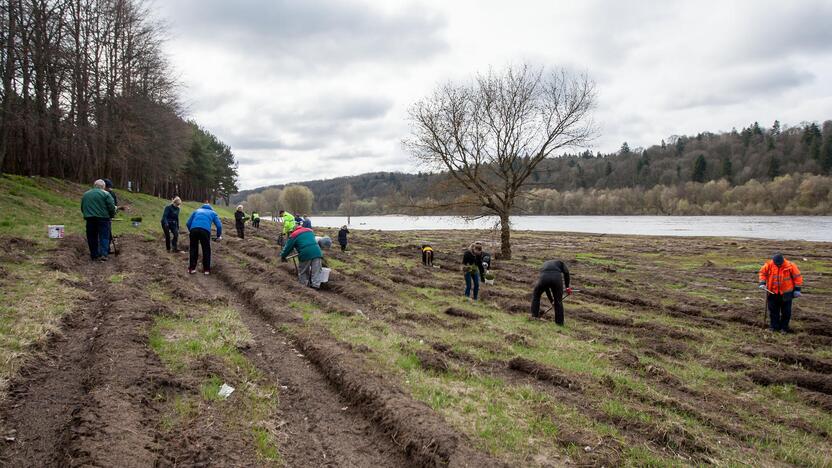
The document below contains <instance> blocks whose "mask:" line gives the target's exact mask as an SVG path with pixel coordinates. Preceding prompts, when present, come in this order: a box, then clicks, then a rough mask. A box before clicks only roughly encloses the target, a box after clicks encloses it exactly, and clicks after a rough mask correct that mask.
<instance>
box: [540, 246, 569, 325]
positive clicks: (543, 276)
mask: <svg viewBox="0 0 832 468" xmlns="http://www.w3.org/2000/svg"><path fill="white" fill-rule="evenodd" d="M564 285H566V294H572V288H570V287H569V269H568V268H566V264H565V263H563V262H562V261H560V260H549V261H548V262H546V263H544V264H543V268H542V269H541V270H540V278H538V280H537V284H535V286H534V292H533V293H532V318H534V319H539V318H541V316H542V315H543V314H541V313H540V296H541V295H543V293H544V292H545V293H546V297H548V298H549V301H550V302H551V303H552V305H553V306H554V308H555V323H557V324H558V325H563V286H564Z"/></svg>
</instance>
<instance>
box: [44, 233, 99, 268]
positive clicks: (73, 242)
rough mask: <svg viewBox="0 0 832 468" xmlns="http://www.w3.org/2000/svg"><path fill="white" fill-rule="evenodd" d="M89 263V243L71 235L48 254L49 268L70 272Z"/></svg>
mask: <svg viewBox="0 0 832 468" xmlns="http://www.w3.org/2000/svg"><path fill="white" fill-rule="evenodd" d="M88 262H89V256H88V250H87V243H86V241H85V240H84V239H83V238H81V236H75V235H70V236H67V237H66V238H64V239H63V241H62V242H61V244H60V245H59V246H58V247H56V248H54V249H51V250H49V251H48V252H47V256H46V262H45V263H44V264H45V265H46V266H47V267H49V268H51V269H53V270H57V271H62V272H65V273H67V272H70V271H73V270H76V269H78V268H79V267H80V266H82V265H84V264H85V263H88Z"/></svg>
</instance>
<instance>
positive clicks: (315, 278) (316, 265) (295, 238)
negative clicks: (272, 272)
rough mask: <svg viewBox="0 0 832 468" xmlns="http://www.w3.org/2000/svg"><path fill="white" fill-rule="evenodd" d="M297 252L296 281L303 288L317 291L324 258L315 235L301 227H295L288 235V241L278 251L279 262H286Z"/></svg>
mask: <svg viewBox="0 0 832 468" xmlns="http://www.w3.org/2000/svg"><path fill="white" fill-rule="evenodd" d="M292 250H297V251H298V261H299V262H300V263H299V265H298V281H300V284H302V285H304V286H310V287H312V288H315V289H318V288H320V287H321V267H322V266H323V265H322V261H323V258H324V254H323V252H321V247H320V246H319V245H318V241H317V239H315V233H314V232H313V231H312V230H311V229H309V228H305V227H303V226H300V225H299V226H297V227H295V230H294V231H292V233H291V234H290V235H289V240H288V241H287V242H286V245H284V246H283V250H281V251H280V260H281V261H284V262H285V261H286V257H287V256H289V254H290V253H291V252H292Z"/></svg>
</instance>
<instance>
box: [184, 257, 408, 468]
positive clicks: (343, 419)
mask: <svg viewBox="0 0 832 468" xmlns="http://www.w3.org/2000/svg"><path fill="white" fill-rule="evenodd" d="M232 243H233V241H232ZM217 250H218V251H217V252H216V255H217V256H216V257H215V258H218V257H219V256H221V255H224V254H226V253H227V252H223V250H224V249H222V247H219V248H217ZM216 265H217V267H216V268H215V269H214V271H215V273H217V274H215V275H213V276H211V277H207V278H206V277H204V276H203V275H193V276H191V277H187V276H184V279H182V278H181V277H182V276H183V275H182V274H181V273H180V275H179V276H180V278H179V279H178V280H177V283H178V282H188V283H190V284H184V285H181V286H180V287H181V288H183V289H185V288H195V289H196V290H197V291H195V293H196V294H198V295H202V296H203V297H210V298H212V300H218V299H220V298H224V299H225V300H227V301H228V304H229V305H230V306H231V307H233V308H234V309H235V310H236V311H237V312H238V313H239V315H240V318H241V320H242V322H243V323H244V324H245V325H246V327H247V328H248V329H249V331H250V332H251V334H252V336H253V337H254V344H253V345H252V346H251V348H250V349H248V350H246V351H245V354H246V356H247V357H248V358H249V359H251V360H252V362H253V363H254V364H255V365H256V367H257V368H258V369H259V370H260V371H261V372H263V373H264V374H265V375H266V378H267V379H268V380H271V381H273V382H274V383H275V384H276V385H278V386H279V388H280V392H279V401H280V402H279V405H278V408H277V411H278V415H279V417H280V419H281V420H280V421H278V422H277V424H276V426H278V427H279V431H280V432H281V437H280V444H279V445H280V448H279V452H280V455H281V458H282V459H283V460H284V461H285V462H286V466H402V465H407V464H408V459H407V458H406V457H405V455H404V453H403V452H402V450H401V448H400V447H399V446H397V445H396V444H395V443H394V442H393V440H392V439H391V438H390V437H388V436H387V435H386V434H385V433H383V432H382V431H380V430H379V428H378V427H377V426H376V425H374V424H372V423H371V422H370V421H368V420H367V419H366V418H365V417H364V415H363V414H362V413H361V412H360V411H359V410H357V409H356V408H354V405H353V404H352V403H350V402H349V401H348V400H347V399H346V398H344V397H343V396H342V395H340V394H339V393H338V391H337V390H336V389H335V388H333V386H332V385H331V384H330V382H329V381H328V380H327V379H326V377H325V376H324V375H322V374H321V373H320V372H319V371H318V370H317V368H315V367H314V366H313V365H311V364H310V362H309V360H308V359H306V358H305V356H303V354H302V353H301V351H299V350H298V349H297V347H296V345H294V344H293V342H292V341H291V339H290V338H288V337H287V336H286V335H285V334H284V333H283V332H281V331H279V330H278V329H276V328H275V327H274V326H273V325H272V324H271V323H269V322H268V321H267V320H266V319H264V318H263V317H262V316H261V315H260V314H258V313H256V312H254V311H252V310H251V308H250V307H249V306H248V305H246V304H244V303H241V302H240V301H239V300H238V299H237V298H236V296H237V295H238V293H237V292H235V291H233V290H232V289H230V288H229V287H228V286H226V283H225V281H222V277H223V269H224V266H223V265H224V262H223V261H222V260H219V259H218V260H217V263H216ZM172 274H176V273H175V272H172ZM279 289H280V288H274V289H273V291H275V292H276V291H279ZM193 293H194V292H190V293H186V294H193ZM280 299H281V303H283V302H284V300H286V301H287V300H288V296H285V297H281V298H280ZM287 313H288V312H287Z"/></svg>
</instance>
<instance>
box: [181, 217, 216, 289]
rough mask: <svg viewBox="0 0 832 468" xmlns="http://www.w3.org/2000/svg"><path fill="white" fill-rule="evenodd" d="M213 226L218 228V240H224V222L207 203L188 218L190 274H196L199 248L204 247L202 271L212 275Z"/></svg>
mask: <svg viewBox="0 0 832 468" xmlns="http://www.w3.org/2000/svg"><path fill="white" fill-rule="evenodd" d="M211 224H213V225H214V226H216V227H217V240H222V221H220V217H219V216H218V215H217V213H216V212H215V211H214V209H213V208H211V205H209V204H208V202H207V201H206V202H205V204H204V205H202V206H201V207H199V208H197V209H196V210H195V211H194V212H193V213H191V217H190V218H188V222H187V223H186V225H187V226H188V232H189V233H190V234H189V238H190V240H191V249H190V254H191V256H190V260H189V263H188V273H190V274H194V273H196V259H197V257H199V246H200V245H202V271H203V272H204V273H205V274H206V275H210V274H211Z"/></svg>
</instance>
